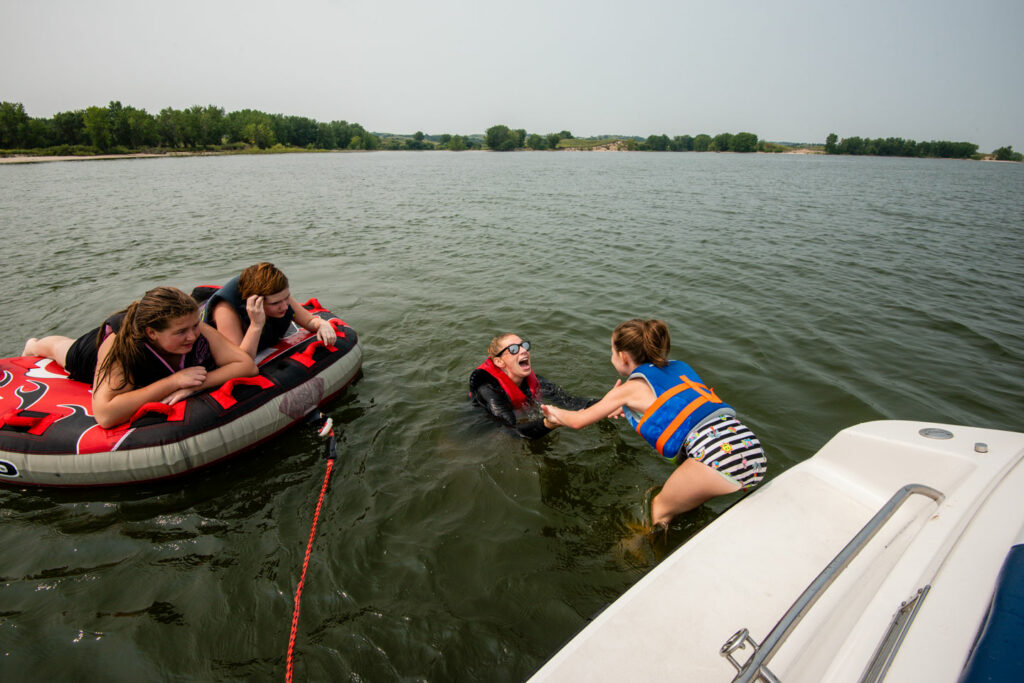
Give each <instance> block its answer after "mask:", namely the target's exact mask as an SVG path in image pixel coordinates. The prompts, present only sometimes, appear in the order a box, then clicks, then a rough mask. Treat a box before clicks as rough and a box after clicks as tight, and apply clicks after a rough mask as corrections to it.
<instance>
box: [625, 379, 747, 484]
mask: <svg viewBox="0 0 1024 683" xmlns="http://www.w3.org/2000/svg"><path fill="white" fill-rule="evenodd" d="M634 378H640V379H643V380H645V381H646V382H647V383H648V384H649V385H650V387H651V389H652V390H653V391H654V395H655V396H656V398H655V399H654V403H652V404H651V406H650V407H649V408H648V409H647V410H646V412H644V414H643V415H639V414H638V413H636V412H635V411H632V410H630V409H628V408H626V409H625V410H624V412H625V415H626V419H627V420H629V424H631V425H632V426H633V428H634V429H635V430H636V432H637V434H639V435H640V436H642V437H643V438H644V440H645V441H646V442H647V443H649V444H651V446H653V447H654V449H655V450H657V451H658V453H660V454H661V455H662V457H664V458H665V459H666V460H668V461H670V462H672V463H673V464H678V463H679V462H681V461H682V459H683V458H684V457H685V455H686V452H685V450H684V449H683V441H684V440H685V439H686V435H687V434H689V433H690V432H691V431H692V430H693V428H694V427H696V426H697V425H698V424H700V422H701V421H702V420H704V418H706V417H708V416H709V415H711V414H712V413H716V412H719V411H723V410H727V411H732V407H731V406H730V405H728V404H727V403H724V402H723V401H722V399H720V398H718V396H717V395H716V394H715V391H714V389H712V388H711V387H709V386H707V385H706V384H704V382H703V381H701V378H700V376H699V375H697V373H696V372H695V371H694V369H693V368H691V367H690V366H689V365H687V364H686V363H684V362H682V361H678V360H670V361H669V362H668V365H666V366H665V367H663V368H659V367H658V366H657V365H654V364H652V363H644V364H643V365H639V366H637V368H636V369H635V370H634V371H633V374H631V375H630V376H629V379H634ZM627 381H628V380H627Z"/></svg>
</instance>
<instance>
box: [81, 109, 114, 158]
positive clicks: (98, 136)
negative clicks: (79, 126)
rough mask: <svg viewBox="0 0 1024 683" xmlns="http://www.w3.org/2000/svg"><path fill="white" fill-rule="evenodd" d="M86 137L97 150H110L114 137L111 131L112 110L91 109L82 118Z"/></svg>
mask: <svg viewBox="0 0 1024 683" xmlns="http://www.w3.org/2000/svg"><path fill="white" fill-rule="evenodd" d="M82 121H83V124H84V129H85V136H86V138H87V139H88V140H89V144H91V145H92V146H93V147H95V148H96V149H98V150H100V151H101V152H105V151H107V150H108V149H110V147H111V144H112V142H113V137H112V134H111V130H110V110H109V109H107V107H89V108H87V109H86V110H85V113H84V114H83V118H82Z"/></svg>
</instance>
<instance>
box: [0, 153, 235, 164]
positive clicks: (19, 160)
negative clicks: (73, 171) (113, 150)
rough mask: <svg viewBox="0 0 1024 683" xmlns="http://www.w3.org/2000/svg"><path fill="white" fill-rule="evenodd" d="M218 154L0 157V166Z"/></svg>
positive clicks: (210, 154)
mask: <svg viewBox="0 0 1024 683" xmlns="http://www.w3.org/2000/svg"><path fill="white" fill-rule="evenodd" d="M215 154H220V152H169V153H167V154H148V153H144V152H139V153H138V154H91V155H87V156H66V157H45V156H40V157H35V156H28V155H25V156H13V157H0V164H36V163H44V162H47V161H89V160H94V159H155V158H159V157H194V156H212V155H215Z"/></svg>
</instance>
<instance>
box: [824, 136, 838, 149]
mask: <svg viewBox="0 0 1024 683" xmlns="http://www.w3.org/2000/svg"><path fill="white" fill-rule="evenodd" d="M838 141H839V136H838V135H836V134H835V133H829V134H828V137H827V138H825V154H838V153H839V146H838V145H837V144H836V142H838Z"/></svg>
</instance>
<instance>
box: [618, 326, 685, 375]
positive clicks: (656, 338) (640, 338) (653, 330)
mask: <svg viewBox="0 0 1024 683" xmlns="http://www.w3.org/2000/svg"><path fill="white" fill-rule="evenodd" d="M612 346H614V347H615V350H616V351H625V352H626V353H628V354H629V355H630V357H631V358H632V359H633V360H634V361H636V363H637V365H640V364H642V363H653V364H655V365H657V366H658V367H659V368H663V367H665V366H666V365H668V352H669V350H670V348H671V341H670V339H669V336H668V325H666V324H665V323H664V322H662V321H661V320H641V319H640V318H633V319H632V320H627V321H626V322H624V323H621V324H619V326H618V327H616V328H615V331H614V332H612Z"/></svg>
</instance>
